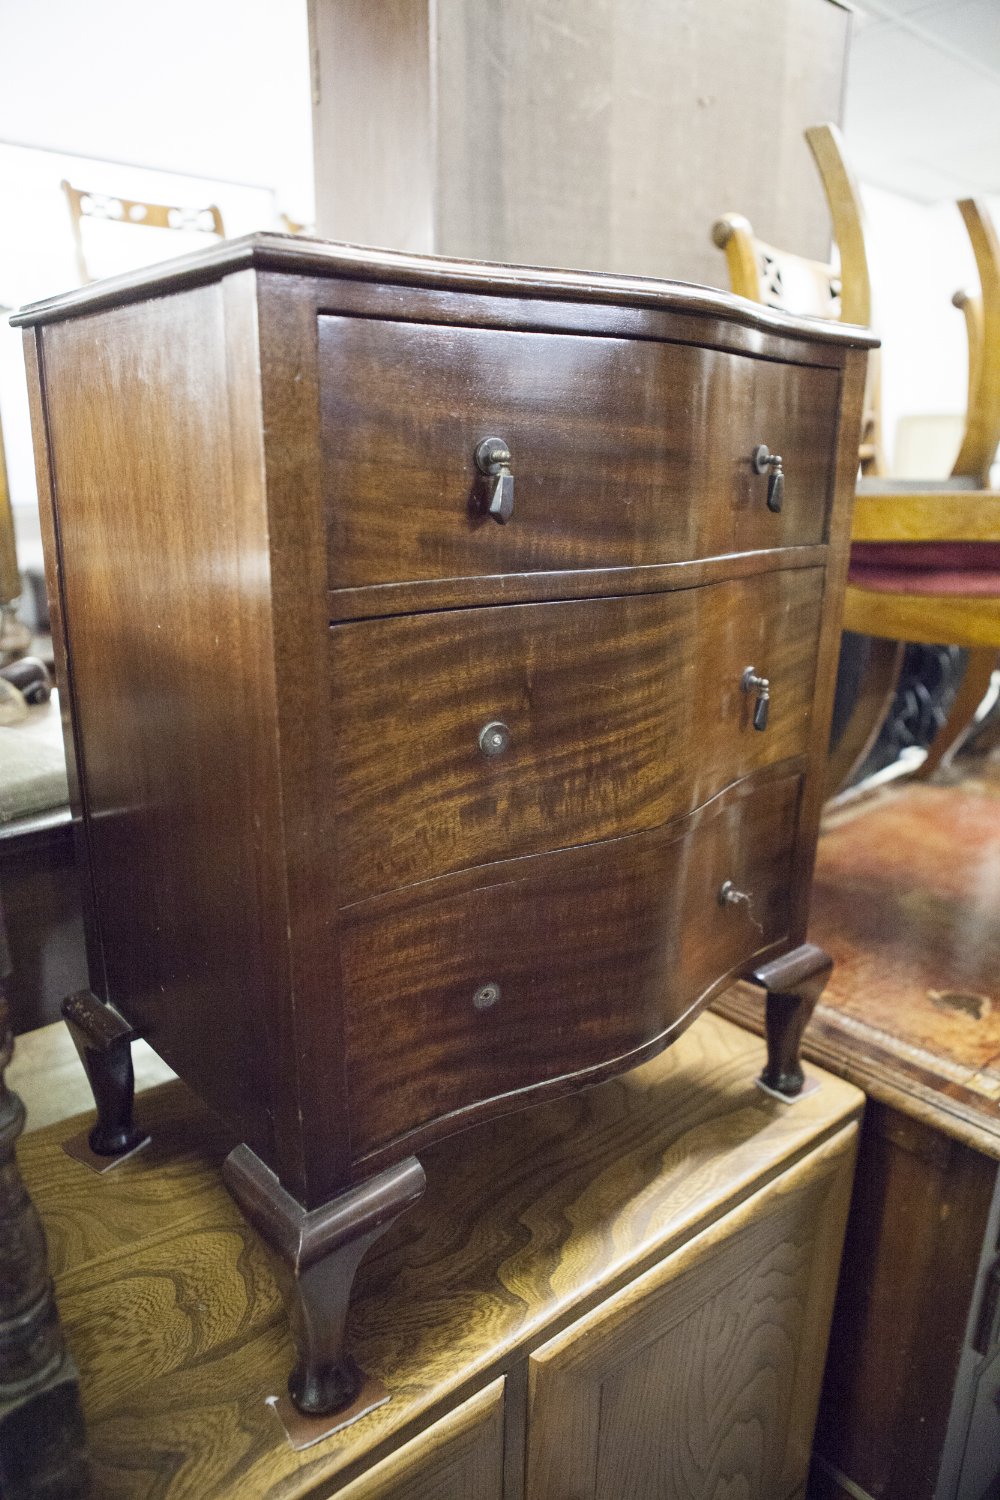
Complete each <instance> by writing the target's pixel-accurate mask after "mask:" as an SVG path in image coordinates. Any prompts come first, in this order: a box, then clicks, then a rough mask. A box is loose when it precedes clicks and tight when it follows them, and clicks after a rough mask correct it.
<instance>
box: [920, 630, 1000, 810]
mask: <svg viewBox="0 0 1000 1500" xmlns="http://www.w3.org/2000/svg"><path fill="white" fill-rule="evenodd" d="M998 662H1000V658H998V656H997V653H996V651H995V650H994V649H993V647H992V646H982V647H977V648H976V649H975V650H972V651H970V652H969V659H968V661H967V662H966V665H965V672H964V674H963V676H962V681H961V683H960V684H959V688H958V692H957V693H956V694H955V701H954V703H953V704H952V705H951V708H950V710H949V712H948V717H947V718H946V719H945V721H944V723H943V724H942V725H941V728H940V729H939V730H938V732H937V734H936V735H935V736H934V738H933V740H932V741H931V743H930V746H929V747H928V750H927V759H926V760H925V761H924V763H923V765H922V766H921V767H920V770H919V771H918V772H917V776H918V778H919V779H920V780H921V781H926V780H927V778H928V777H929V776H932V775H933V774H934V772H935V771H936V770H937V768H938V767H939V766H944V765H947V764H948V762H949V761H950V760H951V758H952V756H953V755H954V754H955V753H956V752H957V750H958V749H959V747H960V745H961V744H962V741H963V740H964V739H965V737H966V735H967V734H968V732H969V730H970V729H971V728H972V721H973V719H974V717H975V713H976V709H977V708H978V707H979V705H980V703H982V701H983V699H984V698H985V697H986V694H987V693H988V692H989V688H990V682H991V680H992V677H993V673H994V672H995V671H996V668H997V665H998Z"/></svg>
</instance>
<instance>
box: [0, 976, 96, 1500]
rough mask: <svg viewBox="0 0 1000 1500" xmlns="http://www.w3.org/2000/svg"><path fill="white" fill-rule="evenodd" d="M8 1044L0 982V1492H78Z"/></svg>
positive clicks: (66, 1362)
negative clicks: (18, 1149) (9, 1079)
mask: <svg viewBox="0 0 1000 1500" xmlns="http://www.w3.org/2000/svg"><path fill="white" fill-rule="evenodd" d="M0 983H2V981H0ZM13 1050H14V1037H13V1032H12V1031H11V1026H10V1018H9V1014H8V1009H7V1001H6V1000H5V999H4V997H3V993H2V990H0V1495H3V1497H4V1500H79V1497H83V1496H85V1495H87V1494H89V1472H88V1464H87V1456H86V1435H85V1432H84V1426H83V1413H82V1411H81V1408H80V1392H79V1388H78V1383H77V1374H76V1369H75V1367H74V1365H73V1362H72V1360H71V1359H70V1357H69V1355H68V1354H67V1352H66V1346H65V1344H64V1343H63V1337H62V1330H61V1328H60V1326H59V1314H58V1312H57V1311H56V1304H55V1296H54V1294H53V1290H52V1278H51V1277H50V1275H49V1269H48V1260H47V1256H46V1249H45V1231H44V1229H43V1228H42V1223H41V1220H40V1219H39V1217H38V1213H37V1211H36V1209H35V1206H34V1204H33V1203H32V1202H31V1199H30V1198H29V1197H28V1193H27V1190H26V1189H25V1186H24V1183H23V1182H22V1180H21V1174H20V1172H19V1171H18V1166H17V1159H16V1157H15V1154H14V1146H15V1143H16V1141H17V1138H18V1136H19V1135H20V1134H21V1131H22V1129H23V1127H24V1105H23V1104H22V1103H21V1101H20V1099H19V1098H18V1097H17V1095H16V1094H14V1093H11V1091H10V1089H8V1087H7V1085H6V1083H5V1081H4V1076H3V1075H4V1073H5V1071H6V1069H7V1065H8V1064H9V1062H10V1060H11V1056H12V1053H13Z"/></svg>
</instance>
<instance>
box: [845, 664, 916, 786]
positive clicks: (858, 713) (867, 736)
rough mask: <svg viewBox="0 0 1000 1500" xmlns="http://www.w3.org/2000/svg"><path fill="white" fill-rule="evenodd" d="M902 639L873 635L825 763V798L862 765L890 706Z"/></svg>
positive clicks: (848, 779) (898, 666)
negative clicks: (855, 691)
mask: <svg viewBox="0 0 1000 1500" xmlns="http://www.w3.org/2000/svg"><path fill="white" fill-rule="evenodd" d="M905 650H906V645H905V642H903V641H890V640H885V639H883V637H881V636H873V637H872V639H871V649H870V651H869V655H868V663H867V666H866V667H865V670H864V673H863V674H862V677H861V682H860V684H859V686H858V695H857V697H856V698H855V700H854V707H853V708H852V710H851V715H850V718H849V719H848V721H847V723H846V724H845V726H844V732H843V734H842V735H841V736H840V739H839V740H838V741H837V743H836V745H834V746H832V748H831V750H830V755H829V759H828V760H827V764H826V797H827V798H830V797H833V796H834V795H835V794H836V793H837V792H839V791H840V789H841V787H843V786H845V785H846V784H847V782H848V781H850V779H851V777H852V776H853V775H854V773H855V771H857V770H858V768H859V767H860V766H861V765H862V764H863V762H864V759H865V757H866V756H867V754H868V752H869V751H870V750H871V748H872V746H873V745H874V743H875V741H876V739H877V738H878V733H879V730H880V729H881V728H882V724H883V723H884V721H885V716H886V714H887V713H888V712H889V710H890V708H891V707H892V703H893V698H894V696H895V692H896V683H897V682H898V680H899V670H900V667H901V666H902V663H903V653H904V651H905Z"/></svg>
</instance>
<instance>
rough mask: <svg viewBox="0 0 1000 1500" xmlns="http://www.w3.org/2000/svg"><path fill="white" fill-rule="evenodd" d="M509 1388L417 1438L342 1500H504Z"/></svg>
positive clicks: (473, 1400)
mask: <svg viewBox="0 0 1000 1500" xmlns="http://www.w3.org/2000/svg"><path fill="white" fill-rule="evenodd" d="M503 1418H504V1382H503V1381H502V1380H495V1381H494V1382H493V1384H492V1385H488V1386H487V1387H486V1389H485V1390H482V1391H480V1392H479V1393H478V1394H477V1395H475V1396H471V1397H470V1398H469V1400H468V1401H463V1403H462V1405H461V1406H459V1407H456V1409H455V1410H454V1411H453V1412H449V1414H448V1416H446V1417H442V1418H441V1420H440V1421H439V1422H435V1424H434V1426H433V1427H431V1428H429V1429H428V1431H427V1432H425V1433H422V1434H421V1436H420V1437H419V1438H414V1439H413V1440H412V1441H411V1442H409V1443H407V1444H406V1446H405V1447H404V1448H401V1449H400V1451H399V1452H398V1453H394V1454H393V1455H392V1457H391V1458H386V1459H383V1460H382V1462H381V1463H380V1464H376V1465H375V1467H374V1468H373V1469H372V1470H371V1472H370V1473H368V1474H366V1475H365V1476H364V1477H363V1478H362V1479H356V1480H355V1481H354V1483H353V1484H349V1485H348V1486H347V1488H346V1489H343V1490H339V1491H338V1494H339V1496H340V1500H472V1497H475V1500H501V1496H502V1494H503V1425H504V1424H503Z"/></svg>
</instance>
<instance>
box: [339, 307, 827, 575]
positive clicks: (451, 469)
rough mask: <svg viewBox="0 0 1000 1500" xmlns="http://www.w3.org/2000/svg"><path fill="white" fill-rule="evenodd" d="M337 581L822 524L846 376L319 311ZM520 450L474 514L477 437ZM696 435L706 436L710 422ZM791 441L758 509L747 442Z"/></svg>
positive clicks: (748, 543)
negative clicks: (501, 516) (505, 508)
mask: <svg viewBox="0 0 1000 1500" xmlns="http://www.w3.org/2000/svg"><path fill="white" fill-rule="evenodd" d="M319 360H320V372H321V377H320V378H321V383H320V392H321V403H322V423H323V448H324V495H325V499H326V503H327V516H328V537H329V557H330V587H331V588H334V589H337V588H350V587H358V586H361V585H366V584H384V583H394V582H405V581H408V580H411V579H419V578H457V577H463V576H468V575H475V576H479V575H482V574H504V573H525V572H533V571H544V570H552V569H586V568H593V567H609V566H618V567H634V566H641V565H643V564H649V563H664V562H675V561H678V560H681V559H688V558H697V557H708V556H712V555H714V554H719V553H725V552H732V551H738V550H740V549H744V548H745V549H752V548H760V547H778V546H792V545H795V544H799V545H808V544H809V543H816V542H821V541H823V540H825V535H826V518H827V507H828V503H829V469H828V455H829V453H830V450H831V447H832V440H833V425H834V422H835V418H836V403H837V395H836V392H837V384H838V382H837V377H836V376H835V374H834V373H833V372H832V371H826V370H819V369H816V368H812V367H809V366H802V365H800V366H791V365H785V364H775V363H771V362H769V361H763V360H752V359H751V360H748V359H742V358H740V357H738V356H730V355H725V354H721V353H718V352H717V351H713V350H705V349H694V348H689V347H685V346H681V345H673V344H661V343H654V342H648V343H635V342H623V341H621V340H617V339H599V338H579V337H577V338H573V337H565V336H562V335H559V334H544V333H513V332H503V333H502V332H494V331H492V330H486V329H481V328H462V327H437V328H434V329H433V330H432V329H430V328H428V327H426V326H424V325H421V324H419V323H413V324H403V323H393V322H382V321H379V322H376V321H371V320H363V319H358V318H334V317H321V318H320V324H319ZM491 435H496V436H499V437H502V438H503V439H504V440H505V441H506V443H507V444H508V446H509V448H510V450H511V453H512V455H513V470H514V475H515V480H514V489H515V504H514V516H513V518H512V520H511V521H510V522H509V523H508V524H507V525H506V526H497V525H496V524H495V522H493V521H492V520H491V519H489V518H488V517H487V516H484V515H483V514H482V508H481V507H482V496H481V481H480V480H479V479H478V476H477V471H476V466H475V462H474V455H475V450H476V447H477V445H478V444H479V442H480V441H481V440H482V439H483V438H484V437H488V436H491ZM706 437H707V439H708V440H707V441H705V440H704V439H705V438H706ZM761 442H766V443H767V444H768V445H769V446H770V447H771V448H772V449H773V450H774V451H775V452H778V453H781V454H782V455H783V457H784V460H785V474H786V481H785V503H784V508H783V510H782V512H781V514H780V515H775V514H773V513H772V512H771V511H769V510H768V508H767V504H766V498H767V479H766V477H762V476H760V475H757V474H755V473H754V472H753V469H752V465H751V455H752V453H753V450H754V448H755V447H756V445H757V444H758V443H761Z"/></svg>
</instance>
